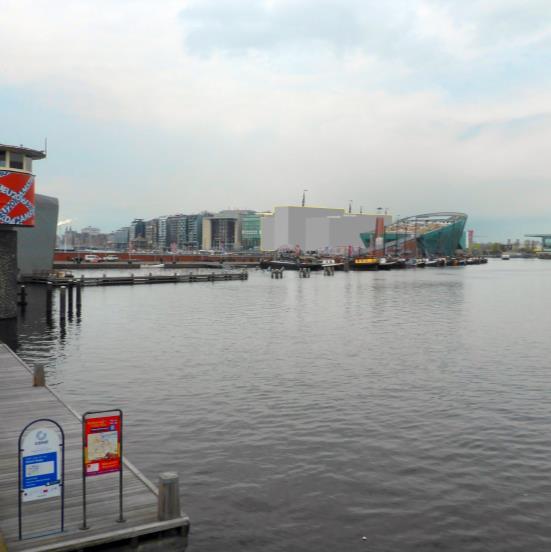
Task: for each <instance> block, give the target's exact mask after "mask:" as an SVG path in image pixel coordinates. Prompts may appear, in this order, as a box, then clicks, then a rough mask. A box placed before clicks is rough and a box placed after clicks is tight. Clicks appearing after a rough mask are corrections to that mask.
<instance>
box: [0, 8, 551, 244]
mask: <svg viewBox="0 0 551 552" xmlns="http://www.w3.org/2000/svg"><path fill="white" fill-rule="evenodd" d="M22 20H24V21H25V28H26V32H25V33H21V32H20V27H19V26H18V25H17V24H16V23H17V22H18V21H22ZM3 21H4V23H5V25H4V29H3V33H2V35H1V36H0V45H1V46H3V48H4V51H9V52H10V56H7V57H6V58H5V60H4V66H3V67H4V70H3V72H2V75H0V82H1V83H2V90H1V92H0V100H1V102H0V105H1V106H2V108H0V109H2V117H3V123H4V126H3V131H4V132H3V141H4V142H7V143H17V144H18V143H23V144H25V145H28V146H29V147H39V148H41V147H42V144H43V143H44V138H45V137H46V136H47V137H48V150H49V151H48V153H49V155H48V158H47V159H46V160H44V161H43V162H41V165H40V167H39V168H37V191H38V192H39V193H43V194H47V195H52V196H55V197H59V199H60V218H61V219H69V218H71V219H74V220H77V221H79V224H80V225H82V226H86V225H89V224H99V225H100V226H103V227H112V228H116V227H118V226H120V225H122V224H123V223H124V220H129V219H131V218H132V217H133V216H134V215H135V214H136V213H140V214H141V215H142V216H143V217H144V218H151V217H154V216H156V214H157V213H160V212H169V211H170V208H171V206H172V205H174V204H178V205H182V206H183V208H182V210H184V211H186V212H194V211H195V212H197V211H200V210H201V209H202V208H204V205H209V208H210V209H212V210H214V211H219V210H221V209H224V208H227V207H228V206H245V207H246V206H248V205H250V203H251V202H252V201H251V200H254V203H256V204H258V206H259V207H260V208H261V209H265V208H271V206H273V205H278V204H293V203H295V204H298V203H299V201H300V197H301V194H302V190H303V189H304V188H307V189H308V190H309V192H308V196H309V198H308V202H309V203H310V204H313V205H323V206H329V207H332V206H347V205H348V201H349V199H350V198H352V199H353V200H354V205H355V207H356V208H358V207H359V206H360V205H363V207H364V209H366V210H373V209H376V207H378V206H380V205H381V206H385V207H387V206H388V207H390V208H391V210H392V212H393V213H395V214H398V213H399V214H401V215H402V216H405V215H411V214H415V213H419V212H427V211H435V210H454V211H455V210H459V211H462V212H466V213H468V214H469V217H470V219H469V226H470V227H473V228H474V229H475V231H476V232H477V233H479V234H481V235H486V236H488V237H489V238H491V239H506V238H507V237H508V236H522V235H524V234H525V233H533V232H538V231H550V230H551V228H550V226H551V188H550V187H549V185H548V179H549V171H548V166H547V165H548V163H547V159H546V144H547V142H548V140H549V138H550V137H551V116H550V113H551V101H550V99H549V98H550V97H551V94H550V93H549V92H550V88H551V78H550V72H549V68H548V63H547V59H548V57H549V53H550V50H551V12H550V10H549V9H548V5H547V3H546V2H544V1H539V0H534V1H532V2H529V3H526V2H521V1H520V0H507V1H499V2H498V1H495V0H492V1H490V2H484V3H480V4H479V3H477V4H472V3H470V4H469V3H465V2H459V1H453V0H446V1H439V2H436V1H428V0H418V1H410V2H409V1H408V2H405V1H401V0H400V1H396V2H394V3H392V4H387V5H383V4H381V3H378V2H360V1H359V0H344V1H340V2H336V1H334V2H332V1H316V2H314V1H312V0H296V1H294V2H289V1H284V0H272V1H270V2H268V1H258V2H249V1H247V2H246V1H244V0H232V1H228V2H215V1H213V0H202V1H189V0H188V1H179V0H168V1H165V2H162V3H161V5H160V6H159V9H157V10H151V8H150V5H149V3H147V2H140V1H138V2H127V1H122V2H119V3H117V4H110V5H105V6H103V8H102V9H101V10H98V9H96V8H95V7H94V5H93V4H92V3H90V2H86V1H74V2H68V1H60V2H56V3H55V4H53V5H47V6H46V5H43V6H42V5H36V4H35V3H31V2H27V1H24V0H23V1H21V2H17V3H10V4H8V5H7V6H5V7H4V10H3ZM150 37H151V38H150ZM153 37H155V38H154V39H153ZM30 52H32V55H31V54H30Z"/></svg>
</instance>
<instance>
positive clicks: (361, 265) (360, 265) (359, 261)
mask: <svg viewBox="0 0 551 552" xmlns="http://www.w3.org/2000/svg"><path fill="white" fill-rule="evenodd" d="M379 261H380V259H379V258H378V257H356V258H355V259H354V261H353V263H352V267H353V269H354V270H379Z"/></svg>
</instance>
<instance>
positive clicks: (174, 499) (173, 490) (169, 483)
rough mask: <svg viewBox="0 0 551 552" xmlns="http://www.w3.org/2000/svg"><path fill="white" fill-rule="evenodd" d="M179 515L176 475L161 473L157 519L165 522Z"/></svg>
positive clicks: (178, 486)
mask: <svg viewBox="0 0 551 552" xmlns="http://www.w3.org/2000/svg"><path fill="white" fill-rule="evenodd" d="M181 515H182V514H181V511H180V485H179V481H178V474H177V473H174V472H165V473H161V474H160V475H159V496H158V503H157V518H158V519H159V521H167V520H169V519H174V518H178V517H180V516H181Z"/></svg>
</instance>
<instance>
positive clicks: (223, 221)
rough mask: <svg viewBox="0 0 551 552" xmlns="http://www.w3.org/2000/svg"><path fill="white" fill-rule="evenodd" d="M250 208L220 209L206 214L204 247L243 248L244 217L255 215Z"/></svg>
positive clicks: (219, 249)
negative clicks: (242, 229) (214, 212)
mask: <svg viewBox="0 0 551 552" xmlns="http://www.w3.org/2000/svg"><path fill="white" fill-rule="evenodd" d="M255 214H256V213H255V212H254V211H250V210H228V211H220V212H219V213H216V214H215V215H210V216H204V217H203V220H202V226H203V236H202V244H203V249H206V250H218V251H238V250H240V249H241V247H242V245H241V235H242V234H241V228H242V221H243V218H244V217H248V216H251V215H255Z"/></svg>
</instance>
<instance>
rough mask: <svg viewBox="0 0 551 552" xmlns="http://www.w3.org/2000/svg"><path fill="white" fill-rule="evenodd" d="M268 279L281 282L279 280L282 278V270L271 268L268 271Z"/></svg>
mask: <svg viewBox="0 0 551 552" xmlns="http://www.w3.org/2000/svg"><path fill="white" fill-rule="evenodd" d="M270 278H272V279H274V278H275V279H276V280H281V278H283V268H272V270H271V271H270Z"/></svg>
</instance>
